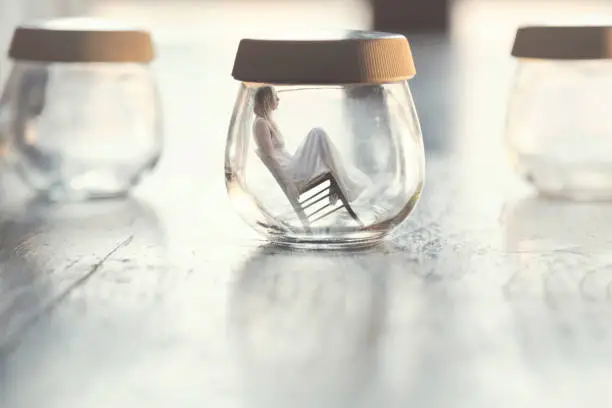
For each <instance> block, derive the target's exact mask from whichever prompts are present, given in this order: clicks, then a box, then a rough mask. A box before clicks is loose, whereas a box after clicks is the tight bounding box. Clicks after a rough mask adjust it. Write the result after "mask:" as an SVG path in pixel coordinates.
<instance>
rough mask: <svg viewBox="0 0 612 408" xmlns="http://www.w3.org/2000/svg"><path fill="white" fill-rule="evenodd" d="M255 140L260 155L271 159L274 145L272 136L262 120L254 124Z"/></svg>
mask: <svg viewBox="0 0 612 408" xmlns="http://www.w3.org/2000/svg"><path fill="white" fill-rule="evenodd" d="M255 140H256V142H257V147H258V148H259V151H260V152H261V154H263V155H265V156H266V157H272V154H273V152H274V144H273V143H272V134H271V133H270V129H269V128H268V125H267V124H266V123H265V122H264V121H263V120H257V121H256V122H255Z"/></svg>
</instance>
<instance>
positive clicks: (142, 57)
mask: <svg viewBox="0 0 612 408" xmlns="http://www.w3.org/2000/svg"><path fill="white" fill-rule="evenodd" d="M71 22H73V23H74V24H71ZM79 23H82V25H79ZM119 27H121V26H120V25H119V24H118V23H114V22H111V21H106V20H101V19H82V20H80V19H52V20H42V21H39V22H33V23H24V24H21V25H20V26H18V27H17V28H16V29H15V31H14V33H13V38H12V41H11V45H10V47H9V52H8V55H9V57H10V58H11V59H13V60H21V61H36V62H109V63H122V62H137V63H149V62H151V61H152V60H153V59H154V49H153V41H152V38H151V34H150V33H149V32H148V31H146V30H143V29H137V28H127V27H126V28H119Z"/></svg>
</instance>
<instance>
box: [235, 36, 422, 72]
mask: <svg viewBox="0 0 612 408" xmlns="http://www.w3.org/2000/svg"><path fill="white" fill-rule="evenodd" d="M415 74H416V70H415V67H414V61H413V59H412V53H411V51H410V45H409V43H408V40H407V39H406V37H404V36H403V35H399V34H391V33H381V32H366V31H348V32H345V33H344V34H343V35H341V36H337V35H336V36H334V37H330V36H323V37H322V38H321V39H314V38H309V39H287V38H285V39H243V40H241V41H240V44H239V46H238V51H237V53H236V59H235V61H234V68H233V71H232V76H233V77H234V78H235V79H237V80H240V81H243V82H258V83H270V84H378V83H388V82H398V81H404V80H407V79H410V78H412V77H413V76H414V75H415Z"/></svg>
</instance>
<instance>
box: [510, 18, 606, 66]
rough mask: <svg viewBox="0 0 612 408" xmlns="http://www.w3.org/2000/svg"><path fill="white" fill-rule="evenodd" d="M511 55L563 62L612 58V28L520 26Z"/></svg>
mask: <svg viewBox="0 0 612 408" xmlns="http://www.w3.org/2000/svg"><path fill="white" fill-rule="evenodd" d="M512 56H514V57H518V58H539V59H562V60H584V59H607V58H612V27H605V26H529V27H521V28H519V29H518V31H517V33H516V38H515V40H514V46H513V48H512Z"/></svg>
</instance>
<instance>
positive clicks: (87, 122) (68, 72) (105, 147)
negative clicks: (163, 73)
mask: <svg viewBox="0 0 612 408" xmlns="http://www.w3.org/2000/svg"><path fill="white" fill-rule="evenodd" d="M9 56H10V58H11V59H13V60H14V62H15V63H14V66H13V68H12V72H11V74H10V76H9V79H8V81H7V85H6V88H5V92H4V95H3V98H2V102H1V104H0V132H1V136H2V142H3V143H4V147H5V149H4V151H5V152H6V154H7V155H8V158H9V161H10V162H11V164H12V165H14V166H15V167H16V169H17V171H18V173H19V174H20V175H21V176H22V178H23V179H24V181H25V182H26V183H27V184H28V185H30V186H31V187H32V188H34V189H35V190H36V191H38V192H39V193H40V194H42V195H46V196H47V197H48V198H50V199H52V200H75V199H76V200H79V199H89V198H107V197H114V196H121V195H124V194H126V193H127V192H128V191H129V190H130V188H131V187H132V186H134V185H135V184H137V183H138V181H139V180H140V178H141V176H142V175H143V174H144V173H146V172H147V171H149V170H151V169H152V168H153V167H154V166H155V165H156V163H157V162H158V159H159V157H160V155H161V151H162V145H163V143H162V126H161V112H160V104H159V98H158V93H157V88H156V84H155V81H154V78H153V75H152V73H151V72H150V70H149V63H150V61H152V59H153V57H154V50H153V45H152V40H151V36H150V34H149V33H148V32H145V31H140V30H137V29H128V28H122V27H119V26H115V25H114V24H112V23H110V22H105V21H101V20H95V19H81V18H69V19H59V20H51V21H46V22H42V23H39V24H32V25H22V26H20V27H18V28H17V29H16V31H15V33H14V36H13V40H12V43H11V46H10V50H9Z"/></svg>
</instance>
